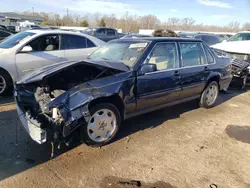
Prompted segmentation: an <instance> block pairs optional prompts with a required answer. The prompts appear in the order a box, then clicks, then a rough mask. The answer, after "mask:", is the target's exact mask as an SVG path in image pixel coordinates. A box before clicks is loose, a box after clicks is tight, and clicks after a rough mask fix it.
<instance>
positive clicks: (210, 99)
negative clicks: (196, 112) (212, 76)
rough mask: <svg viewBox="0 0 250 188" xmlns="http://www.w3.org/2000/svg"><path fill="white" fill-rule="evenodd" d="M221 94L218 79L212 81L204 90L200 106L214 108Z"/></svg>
mask: <svg viewBox="0 0 250 188" xmlns="http://www.w3.org/2000/svg"><path fill="white" fill-rule="evenodd" d="M218 95H219V85H218V83H217V82H216V81H212V82H210V83H209V84H208V85H207V87H206V88H205V89H204V91H203V92H202V95H201V98H200V106H201V107H202V108H212V107H213V106H214V105H215V103H216V100H217V98H218Z"/></svg>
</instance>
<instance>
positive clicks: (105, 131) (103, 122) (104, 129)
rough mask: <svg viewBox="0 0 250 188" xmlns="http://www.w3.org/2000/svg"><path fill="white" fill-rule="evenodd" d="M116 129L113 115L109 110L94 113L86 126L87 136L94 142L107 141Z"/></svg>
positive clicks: (115, 120)
mask: <svg viewBox="0 0 250 188" xmlns="http://www.w3.org/2000/svg"><path fill="white" fill-rule="evenodd" d="M116 128H117V119H116V116H115V114H114V113H113V112H112V111H111V110H109V109H101V110H98V111H96V112H95V113H94V114H93V115H92V116H91V118H90V121H89V122H88V125H87V131H88V136H89V137H90V138H91V140H93V141H94V142H104V141H106V140H108V139H109V138H110V137H111V136H112V135H113V134H114V132H115V130H116Z"/></svg>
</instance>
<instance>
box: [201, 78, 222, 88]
mask: <svg viewBox="0 0 250 188" xmlns="http://www.w3.org/2000/svg"><path fill="white" fill-rule="evenodd" d="M212 81H216V82H217V83H218V86H219V90H220V75H219V74H213V75H210V76H209V78H208V79H207V83H206V85H205V88H206V87H207V86H208V84H210V83H211V82H212ZM205 88H204V89H205Z"/></svg>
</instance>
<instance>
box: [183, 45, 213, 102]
mask: <svg viewBox="0 0 250 188" xmlns="http://www.w3.org/2000/svg"><path fill="white" fill-rule="evenodd" d="M179 47H180V54H181V70H180V75H181V78H182V83H181V87H182V90H181V93H180V97H181V98H182V99H183V98H189V97H195V96H197V95H199V94H200V93H201V92H202V90H203V89H204V87H205V84H206V78H207V77H208V76H209V74H210V70H209V66H208V63H207V60H206V58H205V57H206V56H205V52H204V49H203V46H202V43H200V42H180V43H179Z"/></svg>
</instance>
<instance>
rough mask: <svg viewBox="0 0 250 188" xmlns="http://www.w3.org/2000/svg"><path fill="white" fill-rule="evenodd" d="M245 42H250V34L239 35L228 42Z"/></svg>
mask: <svg viewBox="0 0 250 188" xmlns="http://www.w3.org/2000/svg"><path fill="white" fill-rule="evenodd" d="M243 40H250V33H237V34H236V35H234V36H232V37H231V38H230V39H228V41H243Z"/></svg>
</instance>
